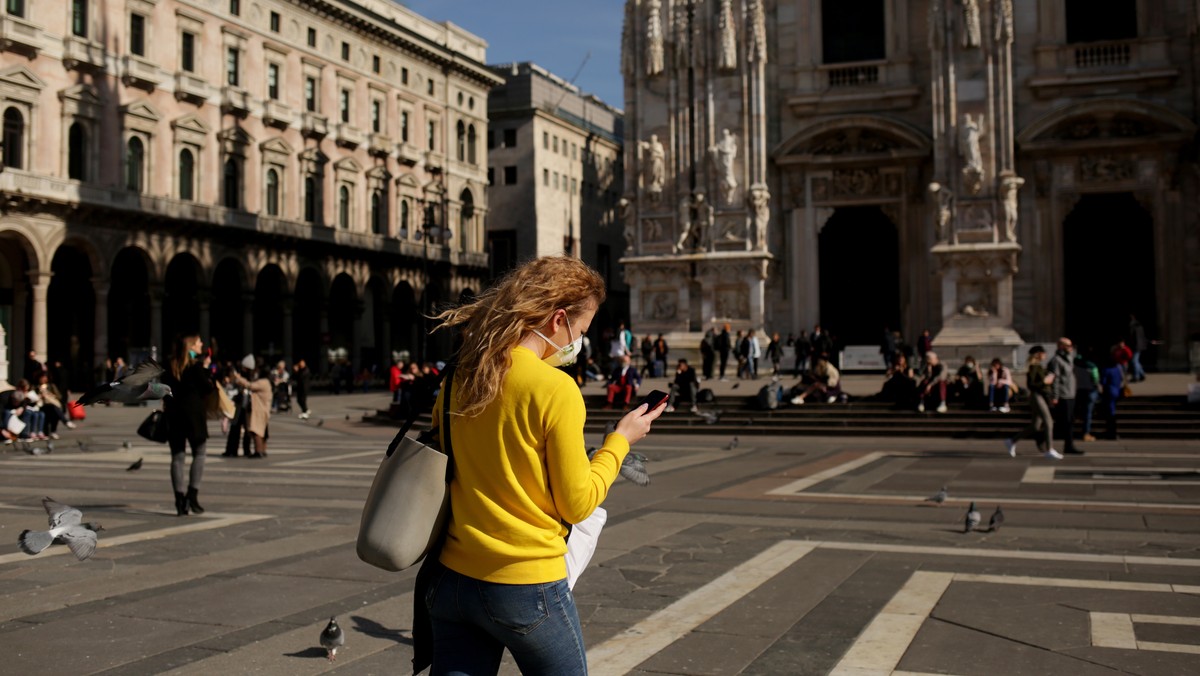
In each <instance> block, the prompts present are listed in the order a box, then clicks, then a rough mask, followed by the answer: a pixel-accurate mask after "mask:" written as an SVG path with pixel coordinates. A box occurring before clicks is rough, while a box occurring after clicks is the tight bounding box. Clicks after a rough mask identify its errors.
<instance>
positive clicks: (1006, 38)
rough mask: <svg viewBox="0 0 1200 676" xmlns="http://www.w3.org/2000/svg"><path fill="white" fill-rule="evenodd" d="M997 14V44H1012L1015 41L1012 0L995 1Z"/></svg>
mask: <svg viewBox="0 0 1200 676" xmlns="http://www.w3.org/2000/svg"><path fill="white" fill-rule="evenodd" d="M993 7H994V10H995V13H996V17H995V24H996V42H999V43H1002V44H1009V45H1011V44H1012V41H1013V4H1012V0H994V5H993Z"/></svg>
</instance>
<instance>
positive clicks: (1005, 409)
mask: <svg viewBox="0 0 1200 676" xmlns="http://www.w3.org/2000/svg"><path fill="white" fill-rule="evenodd" d="M1010 411H1012V409H1011V408H1009V407H1008V406H1007V405H1005V406H1001V407H1000V412H1001V413H1009V412H1010Z"/></svg>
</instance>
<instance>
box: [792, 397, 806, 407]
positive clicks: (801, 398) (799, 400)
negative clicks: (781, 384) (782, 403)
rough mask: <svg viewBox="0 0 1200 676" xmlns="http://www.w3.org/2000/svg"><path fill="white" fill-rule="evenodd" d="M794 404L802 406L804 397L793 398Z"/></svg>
mask: <svg viewBox="0 0 1200 676" xmlns="http://www.w3.org/2000/svg"><path fill="white" fill-rule="evenodd" d="M792 403H793V404H795V405H796V406H800V405H801V404H803V403H804V397H801V396H799V395H797V396H795V397H792Z"/></svg>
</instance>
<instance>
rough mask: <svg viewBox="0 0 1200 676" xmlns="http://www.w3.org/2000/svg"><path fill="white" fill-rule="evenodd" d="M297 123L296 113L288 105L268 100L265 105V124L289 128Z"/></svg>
mask: <svg viewBox="0 0 1200 676" xmlns="http://www.w3.org/2000/svg"><path fill="white" fill-rule="evenodd" d="M295 121H296V113H295V111H293V110H292V107H291V106H289V105H287V104H286V103H282V102H280V101H276V100H275V99H267V100H266V101H265V102H264V103H263V122H264V123H266V124H269V125H272V126H275V127H287V126H288V125H290V124H292V123H293V122H295Z"/></svg>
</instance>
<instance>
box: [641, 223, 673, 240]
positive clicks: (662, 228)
mask: <svg viewBox="0 0 1200 676" xmlns="http://www.w3.org/2000/svg"><path fill="white" fill-rule="evenodd" d="M669 223H670V219H669V218H662V217H658V218H643V219H642V242H644V243H647V244H653V243H657V242H666V241H668V237H669V236H668V234H667V225H668V224H669Z"/></svg>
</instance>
